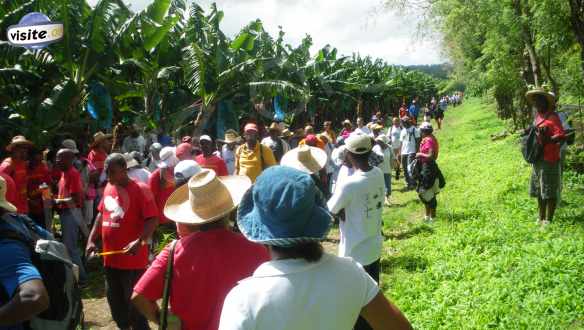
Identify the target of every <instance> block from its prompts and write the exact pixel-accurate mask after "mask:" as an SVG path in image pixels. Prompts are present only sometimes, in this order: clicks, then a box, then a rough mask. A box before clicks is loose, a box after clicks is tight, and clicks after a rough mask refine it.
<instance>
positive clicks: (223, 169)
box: [195, 135, 228, 176]
mask: <svg viewBox="0 0 584 330" xmlns="http://www.w3.org/2000/svg"><path fill="white" fill-rule="evenodd" d="M199 140H200V143H201V150H202V151H203V153H202V154H200V155H198V156H197V157H196V158H195V160H196V161H197V163H198V164H199V165H200V166H201V167H202V168H208V169H210V170H213V171H215V173H216V174H217V175H218V176H226V175H228V173H227V165H226V164H225V161H224V160H223V159H221V158H219V156H217V155H216V154H215V153H214V152H215V146H214V145H213V140H212V139H211V137H210V136H208V135H203V136H201V138H200V139H199Z"/></svg>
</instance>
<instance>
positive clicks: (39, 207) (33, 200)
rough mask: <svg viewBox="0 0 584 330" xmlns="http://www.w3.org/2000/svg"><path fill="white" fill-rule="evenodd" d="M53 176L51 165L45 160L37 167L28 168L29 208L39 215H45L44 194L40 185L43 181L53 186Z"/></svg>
mask: <svg viewBox="0 0 584 330" xmlns="http://www.w3.org/2000/svg"><path fill="white" fill-rule="evenodd" d="M51 182H52V178H51V172H50V171H49V167H48V166H47V164H45V163H44V162H41V163H39V164H38V165H37V166H36V167H35V168H33V169H30V168H29V170H28V189H27V190H28V198H29V200H28V208H29V213H30V214H33V215H36V216H39V215H43V214H44V213H43V208H44V206H43V196H42V193H41V190H40V189H39V186H40V185H41V184H43V183H46V184H47V185H49V186H51Z"/></svg>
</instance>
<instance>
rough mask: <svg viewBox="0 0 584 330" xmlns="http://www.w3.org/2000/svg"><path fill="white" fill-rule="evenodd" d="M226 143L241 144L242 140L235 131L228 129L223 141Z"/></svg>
mask: <svg viewBox="0 0 584 330" xmlns="http://www.w3.org/2000/svg"><path fill="white" fill-rule="evenodd" d="M223 142H225V143H239V142H241V138H240V137H239V134H237V132H236V131H235V130H233V129H228V130H227V131H225V139H224V140H223Z"/></svg>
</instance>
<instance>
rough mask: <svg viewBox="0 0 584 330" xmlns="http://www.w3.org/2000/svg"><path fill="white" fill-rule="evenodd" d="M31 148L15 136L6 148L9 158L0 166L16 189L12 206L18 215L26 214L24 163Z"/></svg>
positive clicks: (25, 173) (22, 138)
mask: <svg viewBox="0 0 584 330" xmlns="http://www.w3.org/2000/svg"><path fill="white" fill-rule="evenodd" d="M33 146H34V145H33V143H32V142H30V141H29V140H27V139H26V138H25V137H24V136H22V135H17V136H15V137H14V138H12V141H11V142H10V144H9V145H8V146H7V147H6V151H8V153H9V154H10V157H8V158H6V159H4V160H3V161H2V163H1V164H0V172H3V173H4V174H6V175H7V176H9V177H10V178H11V179H12V180H13V181H14V185H15V188H16V192H15V196H16V200H15V201H14V205H15V206H16V208H17V209H18V210H17V212H18V213H19V214H28V179H27V174H28V173H27V166H26V164H27V163H26V162H27V161H28V154H29V150H30V148H32V147H33Z"/></svg>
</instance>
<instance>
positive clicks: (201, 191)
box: [164, 169, 251, 224]
mask: <svg viewBox="0 0 584 330" xmlns="http://www.w3.org/2000/svg"><path fill="white" fill-rule="evenodd" d="M250 186H251V180H250V179H249V178H248V177H247V176H241V175H231V176H223V177H218V176H217V175H216V174H215V171H213V170H209V169H202V170H201V171H200V172H199V173H197V174H195V175H193V176H192V177H191V178H190V180H189V182H188V183H187V184H185V185H183V186H181V187H179V188H178V189H177V190H175V191H174V192H173V193H172V195H170V197H169V198H168V200H167V201H166V205H165V206H164V215H165V216H166V217H167V218H168V219H170V220H172V221H174V222H179V223H186V224H204V223H209V222H213V221H216V220H219V219H222V218H224V217H225V216H227V215H228V214H229V213H230V212H231V211H233V210H234V209H235V208H236V207H237V205H239V203H240V201H241V199H242V197H243V195H244V194H245V192H246V191H247V190H248V189H249V187H250Z"/></svg>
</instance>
